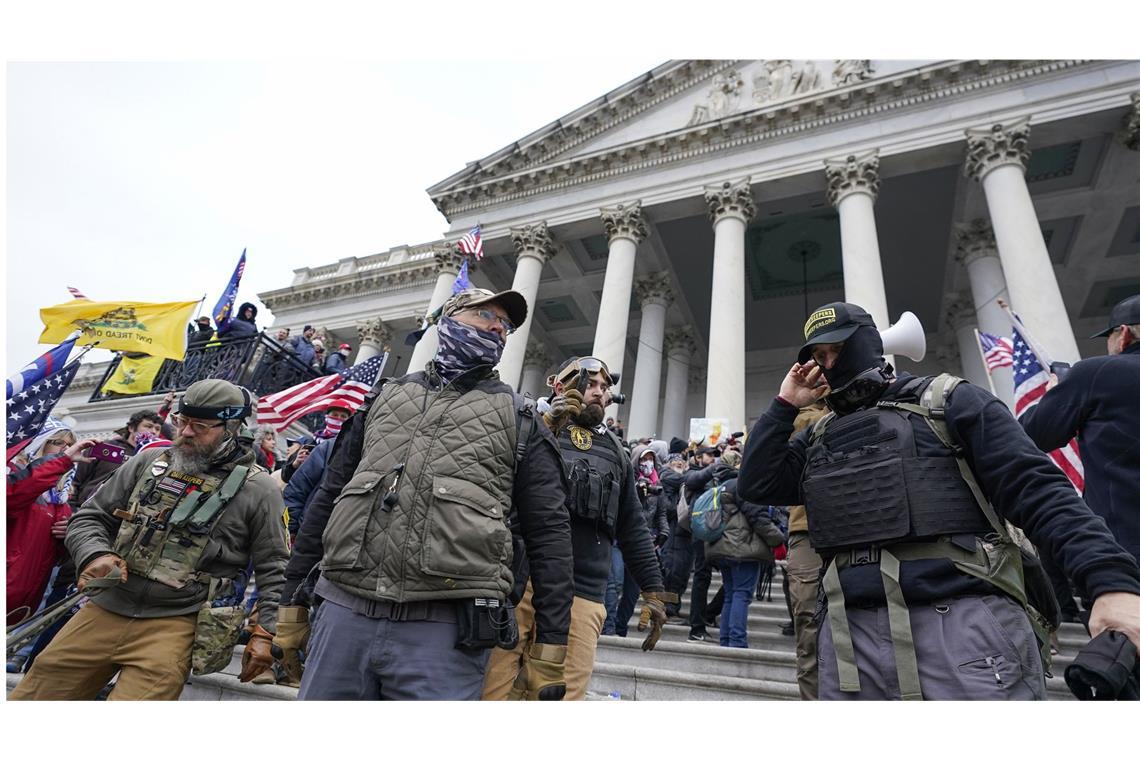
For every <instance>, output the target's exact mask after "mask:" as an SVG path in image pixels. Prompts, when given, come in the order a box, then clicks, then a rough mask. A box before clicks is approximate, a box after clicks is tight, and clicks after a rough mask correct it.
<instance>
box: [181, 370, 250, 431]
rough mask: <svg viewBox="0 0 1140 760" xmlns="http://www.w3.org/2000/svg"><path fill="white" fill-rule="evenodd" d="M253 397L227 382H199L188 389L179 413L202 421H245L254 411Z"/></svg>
mask: <svg viewBox="0 0 1140 760" xmlns="http://www.w3.org/2000/svg"><path fill="white" fill-rule="evenodd" d="M252 403H253V397H252V396H251V395H250V392H249V391H247V390H246V389H245V388H243V387H241V386H240V385H234V384H233V383H231V382H229V381H227V380H199V381H198V382H196V383H194V384H193V385H191V386H190V387H189V388H187V389H186V392H185V393H183V394H182V398H181V399H180V401H179V404H178V413H179V414H182V415H185V416H187V417H196V418H198V419H202V420H226V421H229V420H243V419H245V418H246V417H248V416H249V415H250V412H251V411H252Z"/></svg>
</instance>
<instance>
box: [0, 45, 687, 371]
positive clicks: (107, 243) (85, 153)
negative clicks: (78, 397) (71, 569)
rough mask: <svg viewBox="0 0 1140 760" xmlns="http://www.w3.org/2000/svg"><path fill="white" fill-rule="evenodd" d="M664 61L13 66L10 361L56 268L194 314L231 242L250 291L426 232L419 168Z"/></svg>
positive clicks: (54, 295)
mask: <svg viewBox="0 0 1140 760" xmlns="http://www.w3.org/2000/svg"><path fill="white" fill-rule="evenodd" d="M664 60H665V59H664V58H663V57H653V56H642V57H639V58H607V59H584V58H579V59H574V60H570V59H566V60H562V61H535V62H527V63H521V62H518V61H513V62H512V61H502V62H495V61H461V60H450V61H447V60H444V61H441V60H433V61H408V62H406V63H392V62H366V63H345V62H333V61H325V62H319V61H318V62H312V61H308V62H297V63H284V62H283V63H278V64H271V63H184V64H183V63H89V64H65V63H11V64H9V66H8V72H7V73H8V92H7V106H8V119H7V122H8V123H7V126H8V133H7V142H8V178H7V179H8V186H7V202H8V230H7V236H8V239H7V244H8V257H7V274H8V282H7V286H6V290H7V306H6V312H7V321H8V332H7V340H8V344H7V355H6V361H7V367H8V369H7V371H6V372H5V376H7V375H8V374H10V373H11V372H14V371H15V370H16V369H17V368H18V367H20V366H21V365H23V364H24V363H26V362H28V361H30V360H31V359H32V358H34V357H35V356H38V355H39V354H40V353H42V352H43V351H45V350H46V349H47V348H48V347H47V346H42V345H37V341H38V338H39V334H40V331H41V330H42V328H43V326H42V323H41V322H40V320H39V312H38V310H39V309H40V308H41V307H44V306H49V305H51V304H56V303H61V302H63V301H66V300H68V299H69V298H70V296H69V294H68V292H67V286H69V285H71V286H74V287H77V288H79V289H80V290H81V291H83V292H84V293H85V294H86V295H88V296H89V297H90V298H92V299H93V300H139V301H183V300H184V301H192V300H197V299H199V298H201V297H202V295H203V294H205V295H206V302H205V304H206V305H205V308H204V309H203V312H204V313H208V312H209V310H210V309H211V308H212V307H213V305H214V303H215V301H216V300H217V298H218V297H219V295H220V294H221V291H222V289H223V288H224V286H225V284H226V281H227V280H228V279H229V276H230V273H231V272H232V270H233V267H234V265H235V263H236V262H237V258H238V256H239V255H240V253H241V250H242V248H248V254H247V265H246V270H245V276H244V278H243V279H242V283H241V290H240V292H239V301H240V300H247V299H248V300H251V301H254V302H255V303H258V302H257V299H256V295H255V294H256V293H258V292H260V291H266V290H271V289H274V288H280V287H285V286H287V285H289V284H290V282H291V280H292V276H293V275H292V271H293V269H295V268H297V267H302V266H317V265H321V264H326V263H331V262H334V261H336V260H337V259H339V258H341V257H344V256H364V255H368V254H371V253H378V252H380V251H384V250H387V249H389V248H391V247H392V246H395V245H399V244H402V243H409V244H414V243H421V242H426V241H429V240H434V239H437V238H439V237H441V236H442V235H443V233H444V232H445V231H446V230H447V226H448V225H447V222H446V221H445V220H444V218H443V216H442V215H441V214H440V213H439V212H438V211H436V209H435V206H434V205H433V204H432V203H431V201H430V200H429V198H428V196H427V193H426V192H425V189H426V188H427V187H428V186H429V185H432V184H434V183H436V182H438V181H440V180H442V179H444V178H446V177H448V176H449V175H451V174H452V173H454V172H457V171H459V170H460V169H462V168H463V167H464V166H465V165H466V163H467V162H469V161H475V160H478V159H480V158H483V157H484V156H486V155H488V154H490V153H492V152H494V151H496V150H498V149H499V148H502V147H504V146H506V145H508V144H510V143H511V142H513V141H515V140H516V139H518V138H520V137H523V136H524V135H526V134H527V133H529V132H531V131H533V130H535V129H537V128H539V127H541V126H543V125H545V124H547V123H549V122H551V121H554V120H555V119H557V118H559V117H560V116H562V115H564V114H566V113H569V112H570V111H572V110H574V109H576V108H578V107H579V106H581V105H584V104H585V103H587V102H589V101H590V100H593V99H594V98H597V97H599V96H600V95H602V94H604V93H606V92H607V91H609V90H611V89H613V88H615V87H617V86H619V85H621V84H623V83H625V82H626V81H628V80H630V79H633V78H634V77H636V76H638V75H640V74H642V73H644V72H646V71H648V70H649V69H651V68H653V67H655V66H657V65H658V64H660V63H663V62H664ZM258 307H259V309H260V312H259V314H258V323H259V325H260V326H265V325H267V324H269V323H270V321H271V315H270V313H269V312H268V311H267V310H265V309H264V308H263V307H262V306H261V304H260V303H258ZM88 356H89V357H97V358H106V357H107V356H109V353H108V352H104V351H93V352H91V354H89V355H88Z"/></svg>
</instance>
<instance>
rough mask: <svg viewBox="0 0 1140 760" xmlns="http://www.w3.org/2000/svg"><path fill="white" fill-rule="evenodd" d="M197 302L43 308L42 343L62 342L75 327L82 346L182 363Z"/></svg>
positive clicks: (78, 301) (73, 303) (69, 304)
mask: <svg viewBox="0 0 1140 760" xmlns="http://www.w3.org/2000/svg"><path fill="white" fill-rule="evenodd" d="M197 305H198V302H197V301H179V302H176V303H141V302H138V301H130V302H118V303H115V302H111V301H84V300H82V299H74V300H71V301H68V302H66V303H61V304H57V305H56V306H48V307H47V308H44V309H40V319H42V320H43V323H44V325H45V327H44V331H43V333H42V334H41V335H40V343H61V342H62V341H63V340H64V339H66V338H67V336H68V335H70V334H71V333H72V332H73V331H75V329H76V328H78V329H80V330H82V331H83V336H82V337H81V338H80V339H79V340H78V341H76V342H77V343H79V344H81V345H85V344H88V343H94V342H95V341H99V348H106V349H109V350H111V351H135V352H138V353H144V354H150V355H151V356H162V357H166V358H168V359H176V360H178V361H181V360H182V358H183V357H184V356H185V355H186V323H187V322H188V321H189V320H190V315H191V314H192V313H193V312H194V308H195V307H196V306H197Z"/></svg>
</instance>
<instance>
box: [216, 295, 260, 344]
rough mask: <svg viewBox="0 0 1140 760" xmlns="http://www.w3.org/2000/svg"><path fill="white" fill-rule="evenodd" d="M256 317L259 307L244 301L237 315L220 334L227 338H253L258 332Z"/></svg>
mask: <svg viewBox="0 0 1140 760" xmlns="http://www.w3.org/2000/svg"><path fill="white" fill-rule="evenodd" d="M256 319H257V307H256V306H254V305H253V304H251V303H249V302H246V303H243V304H242V305H241V306H240V307H239V308H238V310H237V317H235V318H234V319H232V320H230V321H229V322H228V323H227V324H226V327H225V329H224V330H220V331H219V334H220V335H221V336H222V338H223V339H225V340H241V339H242V338H252V337H253V336H255V335H257V333H258V330H257V322H255V321H254V320H256Z"/></svg>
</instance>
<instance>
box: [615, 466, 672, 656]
mask: <svg viewBox="0 0 1140 760" xmlns="http://www.w3.org/2000/svg"><path fill="white" fill-rule="evenodd" d="M637 497H638V499H639V500H640V501H641V509H642V513H643V514H644V516H645V523H646V525H648V526H649V535H650V537H652V539H653V548H654V550H655V551H656V552H657V563H658V566H660V564H661V554H660V552H661V547H662V546H663V545H664V544H665V542H666V541H667V540H669V521H668V518H667V516H666V513H667V512H668V509H667V507H666V502H665V499H664V497H663V496H662V494H661V487H660V486H651V485H650V484H649V481H648V480H647V479H645V478H644V477H640V476H639V477H638V479H637ZM611 551H612V566H611V567H610V578H609V581H608V582H607V583H606V622H605V624H604V625H603V626H602V635H603V636H610V635H614V636H621V637H622V638H625V636H626V634H627V633H628V631H629V619H630V618H631V617H632V616H633V610H634V608H635V607H636V606H637V596H638V594H639V593H641V587H640V586H638V585H637V578H636V577H635V576H634V574H633V572H632V571H631V570H630V569H629V568H627V567H626V566H625V558H624V557H623V556H622V553H621V549H620V548H618V547H617V546H614V547H613V548H612V550H611Z"/></svg>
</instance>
